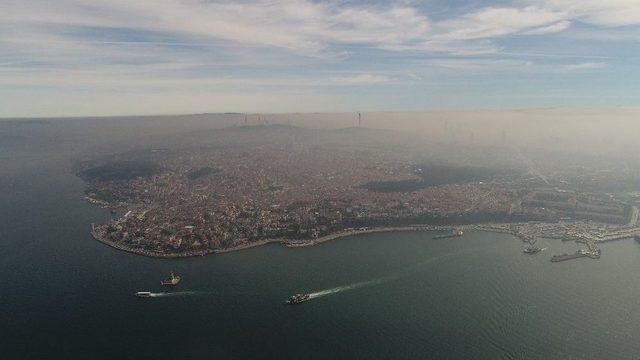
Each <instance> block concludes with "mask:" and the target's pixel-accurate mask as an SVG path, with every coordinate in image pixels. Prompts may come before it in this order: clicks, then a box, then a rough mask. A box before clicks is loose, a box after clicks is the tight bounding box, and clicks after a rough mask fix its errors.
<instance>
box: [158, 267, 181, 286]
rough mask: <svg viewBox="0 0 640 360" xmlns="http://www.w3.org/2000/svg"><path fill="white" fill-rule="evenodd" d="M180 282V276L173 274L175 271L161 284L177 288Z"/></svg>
mask: <svg viewBox="0 0 640 360" xmlns="http://www.w3.org/2000/svg"><path fill="white" fill-rule="evenodd" d="M179 282H180V276H175V275H174V274H173V271H172V272H171V276H169V277H168V278H166V279H164V280H162V282H161V283H160V284H162V285H165V286H176V285H178V283H179Z"/></svg>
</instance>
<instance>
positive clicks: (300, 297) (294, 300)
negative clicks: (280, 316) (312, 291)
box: [284, 294, 311, 305]
mask: <svg viewBox="0 0 640 360" xmlns="http://www.w3.org/2000/svg"><path fill="white" fill-rule="evenodd" d="M310 298H311V295H309V294H295V295H293V296H291V297H290V298H289V299H287V301H285V302H284V303H285V304H287V305H296V304H300V303H303V302H305V301H307V300H309V299H310Z"/></svg>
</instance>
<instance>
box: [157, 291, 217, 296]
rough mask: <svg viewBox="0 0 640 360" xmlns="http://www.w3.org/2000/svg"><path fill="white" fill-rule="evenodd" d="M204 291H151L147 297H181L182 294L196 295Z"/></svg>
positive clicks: (202, 293)
mask: <svg viewBox="0 0 640 360" xmlns="http://www.w3.org/2000/svg"><path fill="white" fill-rule="evenodd" d="M205 294H206V292H204V291H175V292H158V293H151V294H150V295H149V297H182V296H198V295H205Z"/></svg>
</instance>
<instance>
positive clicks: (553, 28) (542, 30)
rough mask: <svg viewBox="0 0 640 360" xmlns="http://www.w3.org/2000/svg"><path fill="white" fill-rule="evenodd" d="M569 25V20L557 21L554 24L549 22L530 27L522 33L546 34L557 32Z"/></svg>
mask: <svg viewBox="0 0 640 360" xmlns="http://www.w3.org/2000/svg"><path fill="white" fill-rule="evenodd" d="M570 25H571V22H570V21H566V20H565V21H558V22H557V23H555V24H551V25H548V26H542V27H538V28H535V29H531V30H529V31H527V32H525V33H524V35H546V34H552V33H557V32H560V31H563V30H565V29H567V28H568V27H569V26H570Z"/></svg>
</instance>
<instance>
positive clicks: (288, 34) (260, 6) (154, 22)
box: [0, 0, 640, 117]
mask: <svg viewBox="0 0 640 360" xmlns="http://www.w3.org/2000/svg"><path fill="white" fill-rule="evenodd" d="M639 45H640V1H638V0H520V1H502V0H493V1H485V0H477V1H476V0H466V1H462V0H424V1H408V0H404V1H402V0H401V1H392V0H387V1H332V0H329V1H310V0H290V1H285V0H283V1H276V0H246V1H244V0H240V1H215V0H55V1H52V0H0V117H40V116H90V115H99V116H105V115H135V114H180V113H205V112H254V113H255V112H264V113H277V112H334V111H400V110H410V111H417V110H424V109H485V108H490V109H501V108H539V107H635V106H640V91H639V90H640V85H639V84H640V71H638V70H640V69H639V67H640V46H639Z"/></svg>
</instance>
